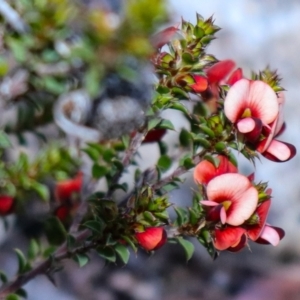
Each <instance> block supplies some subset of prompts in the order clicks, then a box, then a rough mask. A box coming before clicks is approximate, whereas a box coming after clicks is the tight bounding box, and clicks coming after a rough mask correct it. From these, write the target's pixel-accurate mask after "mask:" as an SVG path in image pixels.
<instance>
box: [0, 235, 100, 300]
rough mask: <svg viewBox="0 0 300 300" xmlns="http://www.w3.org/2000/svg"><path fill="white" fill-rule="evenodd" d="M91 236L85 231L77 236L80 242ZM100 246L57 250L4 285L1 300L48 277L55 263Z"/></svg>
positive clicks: (96, 243) (97, 242) (93, 243)
mask: <svg viewBox="0 0 300 300" xmlns="http://www.w3.org/2000/svg"><path fill="white" fill-rule="evenodd" d="M89 234H90V231H89V230H84V231H82V232H81V233H80V234H78V235H77V237H76V241H77V242H80V241H83V240H85V239H86V238H87V236H88V235H89ZM98 244H99V241H92V242H90V243H89V244H87V245H84V246H80V247H77V248H75V249H73V250H68V249H67V247H64V246H62V247H60V248H58V249H57V250H56V252H55V253H54V254H53V255H52V256H51V257H49V258H47V259H46V260H44V261H43V262H41V263H39V264H38V265H37V266H36V267H34V268H33V269H31V270H30V271H28V272H26V273H24V274H21V275H18V276H17V277H16V278H15V279H14V280H13V281H11V282H8V283H7V284H5V285H3V286H2V287H1V289H0V299H2V300H3V299H5V297H6V296H7V295H9V294H11V293H14V292H15V291H17V290H18V289H20V288H21V287H22V286H23V285H25V284H26V283H27V282H29V281H30V280H32V279H33V278H35V277H36V276H38V275H42V274H44V275H46V274H47V273H49V272H50V271H51V268H52V266H53V264H54V263H57V262H60V261H62V260H64V259H67V258H71V257H74V256H75V255H76V254H79V253H86V252H88V251H89V250H91V249H93V248H95V247H96V246H97V245H98Z"/></svg>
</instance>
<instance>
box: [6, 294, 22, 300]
mask: <svg viewBox="0 0 300 300" xmlns="http://www.w3.org/2000/svg"><path fill="white" fill-rule="evenodd" d="M5 300H20V298H19V296H18V295H17V294H10V295H8V296H6V298H5Z"/></svg>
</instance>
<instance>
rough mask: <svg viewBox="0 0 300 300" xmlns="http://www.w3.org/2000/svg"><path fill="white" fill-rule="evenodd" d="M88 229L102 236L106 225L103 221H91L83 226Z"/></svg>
mask: <svg viewBox="0 0 300 300" xmlns="http://www.w3.org/2000/svg"><path fill="white" fill-rule="evenodd" d="M83 226H85V227H86V228H89V229H91V230H92V231H93V232H95V233H97V234H102V232H103V230H104V228H105V227H106V225H105V223H104V222H103V221H102V220H100V219H99V220H90V221H87V222H85V223H84V224H83Z"/></svg>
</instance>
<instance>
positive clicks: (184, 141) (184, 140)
mask: <svg viewBox="0 0 300 300" xmlns="http://www.w3.org/2000/svg"><path fill="white" fill-rule="evenodd" d="M179 142H180V145H181V146H182V147H189V146H190V144H191V135H190V133H189V132H188V131H187V130H186V129H185V128H182V129H181V131H180V134H179Z"/></svg>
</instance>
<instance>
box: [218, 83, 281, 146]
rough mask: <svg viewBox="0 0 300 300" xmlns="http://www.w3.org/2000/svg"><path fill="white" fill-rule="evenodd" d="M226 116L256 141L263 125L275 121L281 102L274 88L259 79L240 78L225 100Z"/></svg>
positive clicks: (251, 140)
mask: <svg viewBox="0 0 300 300" xmlns="http://www.w3.org/2000/svg"><path fill="white" fill-rule="evenodd" d="M224 112H225V115H226V117H227V118H228V119H229V120H230V121H231V122H232V123H234V124H235V125H236V126H237V129H238V130H239V131H240V132H241V133H243V134H248V140H249V139H250V142H255V141H256V139H257V138H258V137H259V135H260V133H261V130H262V126H266V125H268V124H271V123H272V122H274V121H275V119H276V118H277V116H278V113H279V104H278V100H277V95H276V93H275V92H274V90H273V89H272V88H271V87H270V86H269V85H268V84H266V83H265V82H263V81H259V80H248V79H240V80H238V81H237V82H236V83H235V84H234V85H233V86H232V87H231V88H230V89H229V91H228V94H227V96H226V98H225V102H224Z"/></svg>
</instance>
